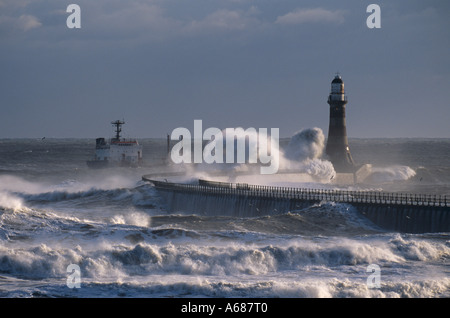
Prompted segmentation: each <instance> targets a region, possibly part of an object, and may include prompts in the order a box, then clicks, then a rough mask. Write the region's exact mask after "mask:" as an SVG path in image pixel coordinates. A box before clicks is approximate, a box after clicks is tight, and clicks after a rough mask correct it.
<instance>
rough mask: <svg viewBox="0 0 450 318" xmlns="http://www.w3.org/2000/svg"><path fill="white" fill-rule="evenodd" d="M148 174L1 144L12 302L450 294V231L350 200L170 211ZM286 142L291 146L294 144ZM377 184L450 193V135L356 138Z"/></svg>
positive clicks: (0, 205) (2, 267)
mask: <svg viewBox="0 0 450 318" xmlns="http://www.w3.org/2000/svg"><path fill="white" fill-rule="evenodd" d="M140 143H141V144H142V145H143V149H144V152H143V156H144V161H145V165H143V166H142V167H139V168H107V169H94V170H92V169H89V168H88V167H87V165H86V160H90V159H91V158H92V157H93V154H94V147H95V140H91V139H52V138H46V139H1V140H0V297H2V298H35V297H36V298H39V297H56V298H60V297H64V298H72V297H73V298H116V297H121V298H147V297H149V298H258V299H259V298H322V297H323V298H366V297H370V298H372V297H374V298H378V297H387V298H397V297H411V298H447V297H450V267H449V262H450V233H421V234H408V233H397V232H390V231H386V230H385V229H382V228H379V227H378V226H376V225H375V224H373V223H371V222H370V221H369V220H367V219H365V218H364V217H363V216H362V215H361V214H360V213H358V211H357V210H356V209H355V208H354V207H352V206H351V205H349V204H342V203H336V202H321V203H320V204H316V205H314V206H311V207H308V208H305V209H301V210H297V211H287V212H283V213H280V214H278V215H261V216H257V217H255V216H252V217H245V216H239V217H234V216H229V215H228V216H227V215H224V216H221V215H216V214H215V213H214V211H211V213H196V211H186V212H177V213H171V212H168V211H167V209H166V207H165V205H166V202H164V200H163V199H162V197H161V196H160V195H159V194H158V192H157V191H156V190H155V188H154V187H153V186H152V185H151V184H149V183H147V182H144V181H142V176H143V175H146V174H151V173H157V172H161V168H160V167H157V166H152V165H151V164H152V163H159V162H160V161H161V160H163V159H164V158H165V155H166V151H167V150H166V141H165V140H164V139H142V140H140ZM284 144H285V145H286V142H285V143H284ZM350 149H351V151H352V155H353V159H354V160H355V161H356V162H359V163H370V164H372V166H373V172H374V173H373V174H372V176H371V178H370V180H369V181H368V182H367V183H365V184H356V185H355V184H353V185H347V186H345V185H344V186H343V185H339V186H338V185H336V184H333V183H323V182H314V181H311V180H308V181H307V182H304V183H302V182H301V181H299V182H298V186H303V187H309V188H339V189H351V190H355V189H358V190H364V189H377V190H386V191H392V192H408V193H426V194H440V195H447V196H450V165H449V162H450V139H350Z"/></svg>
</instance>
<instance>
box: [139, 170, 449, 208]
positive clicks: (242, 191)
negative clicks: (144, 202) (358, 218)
mask: <svg viewBox="0 0 450 318" xmlns="http://www.w3.org/2000/svg"><path fill="white" fill-rule="evenodd" d="M143 179H144V180H146V181H150V182H152V183H153V184H154V185H155V187H156V188H159V189H166V190H172V191H183V192H196V193H208V194H224V195H245V196H255V197H266V198H274V199H293V200H304V201H318V202H320V201H331V202H342V203H364V204H386V205H388V204H391V205H403V206H405V205H411V206H442V207H450V202H449V200H448V198H447V196H446V195H430V194H412V193H394V192H384V191H347V190H334V189H309V188H292V187H278V186H264V185H251V184H247V183H227V182H215V181H206V180H199V183H198V184H185V183H171V182H165V181H156V180H151V179H147V178H145V177H144V178H143Z"/></svg>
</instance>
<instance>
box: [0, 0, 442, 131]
mask: <svg viewBox="0 0 450 318" xmlns="http://www.w3.org/2000/svg"><path fill="white" fill-rule="evenodd" d="M70 3H76V4H78V5H79V6H80V8H81V29H69V28H68V27H67V25H66V19H67V17H68V16H69V14H70V13H67V12H66V8H67V6H68V5H69V4H70ZM371 3H376V4H378V5H380V8H381V29H369V28H368V27H367V25H366V19H367V17H368V16H369V13H366V8H367V6H368V5H369V4H371ZM449 18H450V1H446V0H442V1H432V0H431V1H395V0H394V1H393V0H389V1H377V0H371V1H361V0H354V1H331V0H330V1H299V0H153V1H151V0H149V1H144V0H142V1H138V0H129V1H124V0H95V1H93V0H68V1H61V0H45V1H44V0H0V110H1V113H2V117H1V118H2V124H1V126H0V138H14V137H32V138H35V137H39V138H40V137H44V136H45V137H87V138H95V137H110V136H111V135H112V127H111V125H110V122H111V121H113V120H116V119H124V120H125V121H126V125H125V126H124V128H123V129H124V136H125V137H139V138H144V137H165V135H166V134H167V133H170V132H171V131H172V130H173V129H175V128H177V127H186V128H188V129H190V130H191V131H193V123H194V119H201V120H203V129H206V128H208V127H218V128H220V129H224V128H227V127H243V128H248V127H254V128H279V129H280V136H281V137H289V136H291V135H293V134H294V133H295V132H296V131H298V130H301V129H303V128H312V127H319V128H321V129H322V130H323V131H324V133H325V135H326V134H327V132H328V115H329V113H328V112H329V106H328V104H327V103H326V101H327V97H328V94H329V92H330V83H331V81H332V79H333V77H334V75H335V73H336V72H340V74H341V76H342V78H343V80H344V82H345V88H346V92H347V94H348V101H349V102H348V104H347V132H348V135H349V137H450V123H449V120H450V104H449V101H450V67H449V66H450V61H449V57H450V54H449V53H450V22H449V21H450V19H449Z"/></svg>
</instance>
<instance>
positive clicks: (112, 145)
mask: <svg viewBox="0 0 450 318" xmlns="http://www.w3.org/2000/svg"><path fill="white" fill-rule="evenodd" d="M111 124H112V125H113V126H115V133H116V134H115V136H114V137H113V138H111V139H110V141H109V142H107V141H106V140H105V138H97V139H96V140H95V156H94V159H93V160H88V161H87V162H86V163H87V165H88V167H89V168H107V167H138V166H140V165H141V163H142V145H140V144H139V142H138V141H137V140H136V139H125V138H121V136H120V133H121V132H122V125H124V124H125V121H123V120H116V121H113V122H111Z"/></svg>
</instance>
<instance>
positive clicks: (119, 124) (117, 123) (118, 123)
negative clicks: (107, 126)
mask: <svg viewBox="0 0 450 318" xmlns="http://www.w3.org/2000/svg"><path fill="white" fill-rule="evenodd" d="M111 124H113V125H114V126H116V138H115V139H116V140H117V141H119V140H120V132H121V131H122V125H123V124H125V121H123V120H122V121H121V120H116V121H113V122H111Z"/></svg>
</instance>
